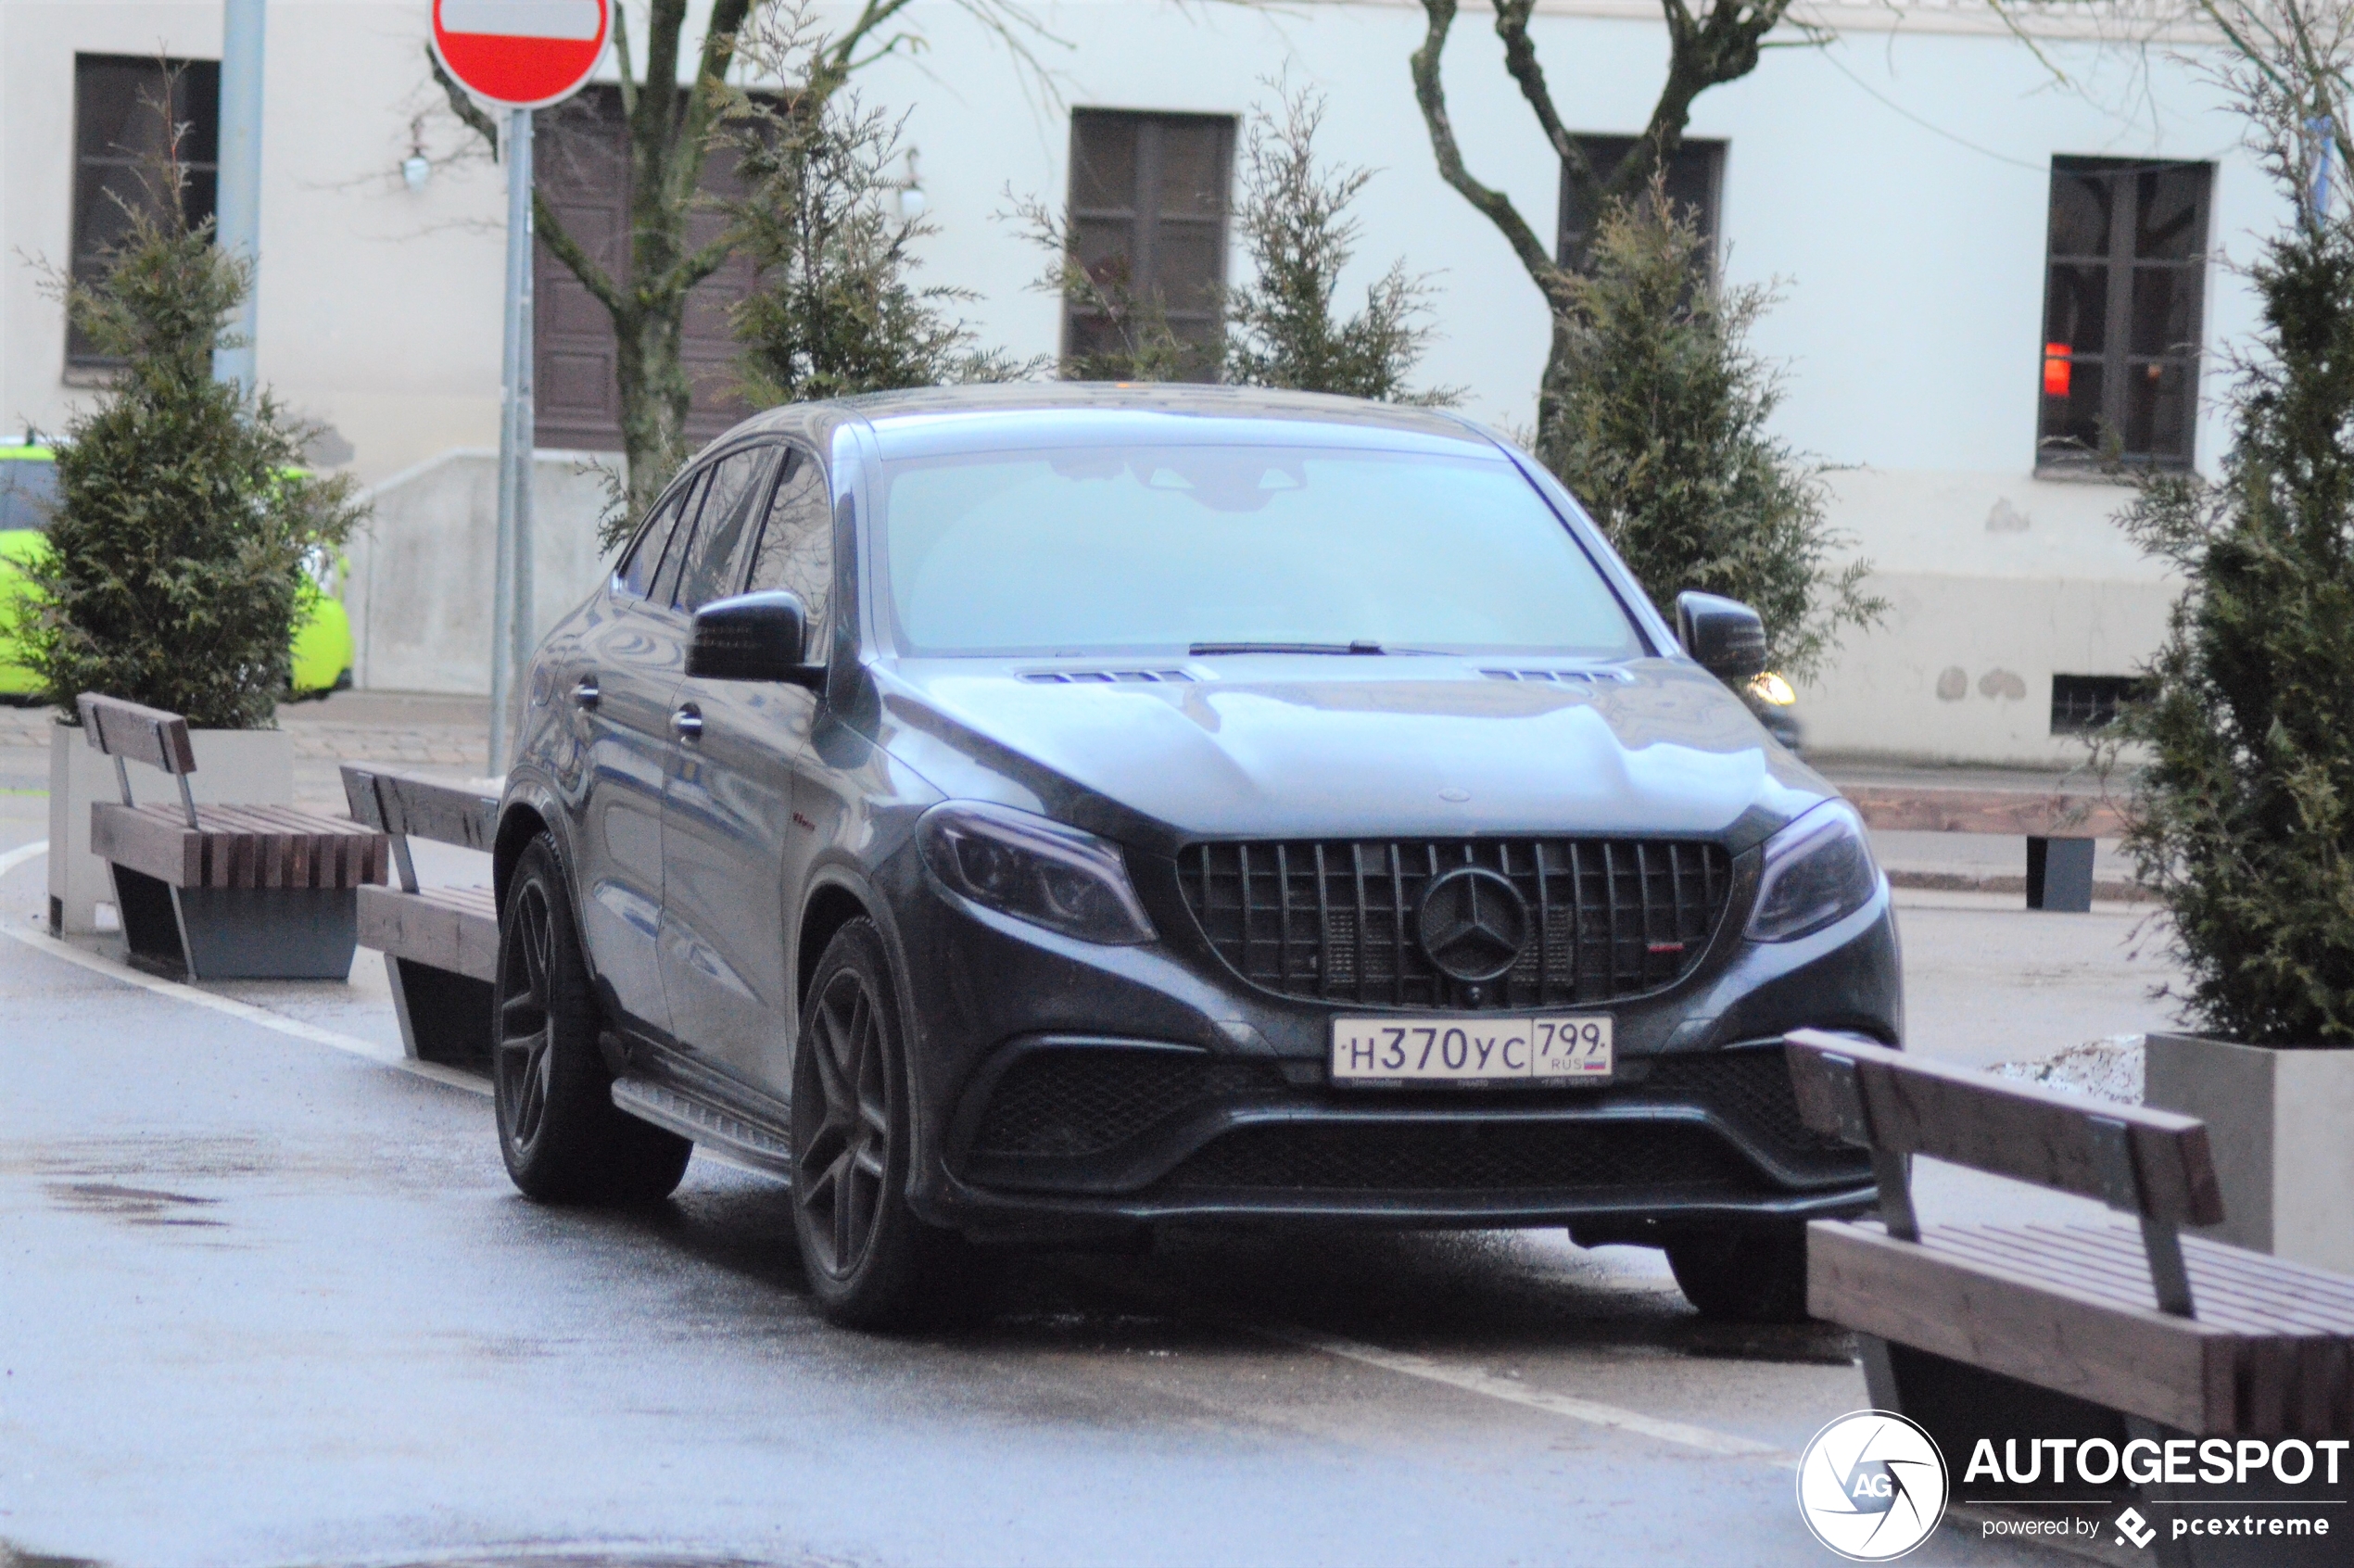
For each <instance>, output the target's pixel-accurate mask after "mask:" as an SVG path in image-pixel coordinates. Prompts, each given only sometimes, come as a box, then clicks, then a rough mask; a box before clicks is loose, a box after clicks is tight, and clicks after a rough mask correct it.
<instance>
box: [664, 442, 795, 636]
mask: <svg viewBox="0 0 2354 1568" xmlns="http://www.w3.org/2000/svg"><path fill="white" fill-rule="evenodd" d="M776 455H777V449H776V448H774V447H753V448H750V449H746V450H744V451H740V452H736V453H734V454H732V455H730V456H728V457H726V458H722V459H721V460H720V461H719V462H718V464H717V465H716V466H715V467H714V468H713V469H712V471H711V481H710V485H709V487H708V488H707V490H706V491H705V493H704V496H703V503H702V523H701V524H700V525H698V526H697V527H696V529H695V539H694V543H693V545H692V546H690V548H689V549H688V550H687V554H686V564H685V566H684V568H683V569H682V570H681V571H680V573H679V575H678V594H677V604H678V608H679V609H681V610H685V611H688V612H690V613H692V612H693V611H696V610H700V609H701V608H702V607H703V606H704V605H706V604H708V603H710V602H711V601H713V600H715V599H724V598H726V597H727V595H728V588H730V587H731V586H732V585H733V584H734V583H735V581H736V579H737V577H738V575H740V572H741V570H742V567H743V551H742V545H743V540H744V526H745V525H746V524H747V523H748V522H749V521H750V520H751V518H752V515H753V508H754V507H755V506H757V505H758V504H759V500H760V494H761V485H760V483H759V482H760V480H762V479H763V478H765V477H766V475H767V473H768V468H769V464H770V463H771V462H773V461H774V460H775V458H776Z"/></svg>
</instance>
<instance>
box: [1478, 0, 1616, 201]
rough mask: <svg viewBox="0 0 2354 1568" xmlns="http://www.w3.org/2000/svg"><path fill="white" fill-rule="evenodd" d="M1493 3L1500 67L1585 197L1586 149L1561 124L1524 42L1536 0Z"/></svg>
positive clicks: (1589, 169) (1589, 183) (1589, 187)
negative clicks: (1515, 85)
mask: <svg viewBox="0 0 2354 1568" xmlns="http://www.w3.org/2000/svg"><path fill="white" fill-rule="evenodd" d="M1495 4H1496V36H1498V37H1499V38H1501V39H1502V40H1503V41H1504V69H1505V70H1508V71H1510V72H1511V73H1512V80H1513V81H1514V82H1519V83H1520V95H1521V96H1522V97H1524V98H1526V99H1527V100H1528V107H1530V108H1531V109H1533V110H1534V111H1535V112H1536V115H1537V123H1538V127H1539V128H1540V129H1542V130H1543V131H1544V133H1545V140H1547V141H1548V142H1550V143H1551V144H1552V147H1553V156H1554V157H1556V158H1560V159H1561V160H1562V165H1563V167H1564V168H1566V169H1567V170H1568V171H1569V177H1570V179H1571V181H1572V182H1573V183H1576V186H1577V188H1578V192H1579V194H1580V196H1589V195H1591V194H1592V191H1593V187H1594V183H1595V182H1594V166H1593V164H1592V163H1591V162H1590V161H1588V158H1587V157H1586V149H1585V148H1584V147H1581V146H1579V145H1577V139H1576V137H1575V136H1572V135H1571V134H1570V133H1569V132H1568V131H1567V130H1566V129H1564V128H1563V125H1562V117H1561V111H1560V110H1559V109H1558V108H1556V107H1554V105H1553V93H1552V89H1551V88H1550V87H1549V86H1547V85H1546V82H1545V68H1544V67H1543V66H1541V65H1539V64H1538V63H1537V45H1536V44H1531V43H1530V42H1529V41H1528V16H1529V13H1530V12H1531V11H1533V10H1535V9H1536V8H1537V0H1495Z"/></svg>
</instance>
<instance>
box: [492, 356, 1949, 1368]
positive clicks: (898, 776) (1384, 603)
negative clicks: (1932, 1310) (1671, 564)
mask: <svg viewBox="0 0 2354 1568" xmlns="http://www.w3.org/2000/svg"><path fill="white" fill-rule="evenodd" d="M1676 617H1677V625H1675V626H1670V625H1669V624H1668V622H1667V621H1666V620H1665V619H1664V618H1663V616H1662V615H1661V614H1660V613H1659V612H1658V611H1656V610H1655V609H1654V608H1653V607H1652V604H1651V603H1650V602H1649V601H1647V600H1646V599H1645V597H1644V595H1643V592H1642V589H1641V588H1639V587H1638V586H1637V583H1636V581H1635V579H1634V577H1633V576H1632V575H1630V574H1629V573H1628V572H1627V570H1626V567H1625V565H1624V564H1622V563H1621V562H1620V561H1619V560H1618V558H1617V557H1616V556H1615V555H1614V554H1613V552H1612V550H1611V549H1610V546H1609V545H1608V544H1607V543H1605V542H1604V540H1603V539H1602V537H1601V534H1600V533H1599V532H1598V531H1597V530H1596V528H1595V526H1594V525H1593V524H1592V522H1591V521H1590V520H1588V517H1587V516H1586V515H1585V513H1584V512H1581V511H1580V509H1579V507H1578V504H1577V502H1576V500H1575V499H1572V498H1571V497H1570V496H1569V494H1568V493H1567V492H1566V491H1564V490H1563V488H1562V487H1560V486H1559V485H1558V484H1556V483H1555V482H1554V480H1553V479H1552V478H1551V477H1550V475H1549V474H1547V473H1546V472H1545V471H1544V470H1543V469H1542V468H1540V467H1538V465H1537V464H1536V463H1534V462H1531V461H1530V460H1529V459H1528V458H1527V457H1526V456H1525V455H1524V454H1523V453H1521V452H1519V451H1517V450H1515V449H1513V448H1512V447H1511V446H1510V445H1508V444H1506V443H1504V442H1501V441H1500V440H1498V439H1497V438H1496V437H1494V436H1491V435H1489V434H1487V433H1486V432H1485V431H1483V430H1481V429H1479V428H1478V427H1476V426H1474V425H1473V424H1469V423H1467V422H1465V421H1463V420H1461V419H1458V418H1455V417H1453V416H1450V415H1448V414H1444V413H1437V412H1430V411H1422V410H1417V409H1401V408H1395V407H1386V406H1379V405H1374V404H1371V403H1362V402H1357V401H1354V400H1350V399H1345V398H1324V397H1313V396H1306V395H1294V394H1277V393H1260V392H1252V391H1244V390H1239V389H1232V388H1220V387H1194V388H1185V387H1121V386H1033V387H996V388H974V389H949V390H930V391H920V392H907V393H891V394H880V395H875V396H870V397H865V398H850V399H846V400H843V401H840V402H818V403H807V404H802V405H797V406H793V407H788V408H781V409H778V410H775V411H771V412H768V413H765V414H762V415H760V416H758V417H757V418H754V419H753V420H750V421H748V422H746V423H745V424H742V425H740V426H739V427H738V428H736V429H735V430H734V431H732V432H730V433H729V434H728V436H725V437H723V438H721V439H720V440H718V441H716V442H715V443H713V444H712V446H711V447H710V448H709V449H706V450H705V451H704V452H702V454H701V455H700V456H699V457H698V458H697V459H696V460H695V461H694V462H691V463H690V464H689V465H688V466H687V468H686V470H685V472H683V473H682V474H679V475H678V477H677V480H676V481H675V482H674V483H673V484H672V485H671V486H670V487H669V488H668V490H667V491H666V492H665V493H664V495H663V496H662V498H661V499H659V500H658V501H657V502H656V503H655V505H654V506H653V508H652V512H651V513H650V514H649V515H648V516H647V518H646V519H645V521H644V522H643V524H642V525H640V526H639V528H638V530H637V533H636V537H634V538H633V539H632V541H631V542H630V544H629V545H628V547H627V548H626V551H625V552H624V553H623V554H622V555H621V557H620V558H619V564H618V566H617V568H616V569H615V570H614V573H613V575H612V579H611V581H610V582H609V583H608V584H607V585H606V586H604V587H602V588H599V589H598V590H597V591H596V592H595V593H594V594H592V595H591V596H590V597H589V600H588V601H587V602H585V603H583V604H581V605H580V606H579V607H578V608H577V609H576V610H575V611H573V612H572V613H571V614H569V615H568V616H566V617H565V618H564V620H563V622H562V623H561V624H560V625H558V626H556V628H555V629H554V630H553V631H552V632H551V633H550V634H549V636H548V637H547V639H545V640H544V641H543V642H542V643H541V644H540V646H539V649H538V653H537V655H536V656H535V658H534V660H533V662H532V664H531V668H530V670H529V673H528V676H527V677H526V679H525V681H523V682H522V683H520V685H521V691H520V694H519V696H518V698H517V702H519V704H520V712H521V716H520V718H519V720H518V729H517V733H518V735H519V737H520V739H519V742H518V751H517V758H516V761H515V763H514V766H513V771H512V772H511V773H510V775H509V776H508V779H507V783H506V790H505V796H504V800H503V802H502V804H501V808H500V826H499V834H498V840H497V845H498V848H497V858H496V878H497V887H498V896H499V899H500V928H501V929H500V960H499V980H498V982H497V992H498V998H497V1000H498V1005H497V1012H496V1018H497V1026H496V1027H497V1031H498V1035H497V1040H496V1052H495V1054H496V1060H495V1069H496V1080H497V1105H498V1126H499V1135H500V1143H501V1145H502V1147H503V1150H504V1153H505V1157H506V1161H507V1167H508V1170H510V1171H511V1172H512V1173H513V1178H514V1181H515V1182H516V1184H517V1185H518V1186H520V1187H521V1188H522V1189H523V1190H524V1191H525V1193H527V1194H530V1195H534V1196H537V1197H540V1198H544V1199H550V1200H568V1201H574V1202H596V1201H607V1202H620V1201H647V1200H651V1199H656V1198H659V1197H661V1196H663V1195H665V1194H667V1193H669V1192H670V1191H671V1190H672V1188H673V1187H675V1186H676V1184H677V1182H678V1180H679V1178H680V1176H681V1173H682V1172H683V1170H685V1167H686V1164H687V1158H688V1155H689V1152H690V1148H691V1146H692V1145H693V1144H697V1143H701V1144H706V1145H708V1146H711V1147H714V1148H716V1149H721V1150H725V1151H726V1152H727V1153H728V1155H729V1156H730V1157H733V1158H735V1159H737V1160H739V1161H740V1162H748V1163H751V1164H753V1165H756V1166H759V1167H763V1168H766V1169H767V1170H773V1171H775V1172H777V1173H778V1174H779V1175H781V1176H783V1177H784V1178H785V1179H786V1180H787V1181H788V1182H790V1185H791V1202H790V1205H789V1207H790V1209H791V1213H792V1216H793V1225H794V1230H795V1232H796V1239H797V1240H798V1243H799V1246H800V1249H801V1254H802V1257H803V1259H804V1264H805V1266H806V1269H807V1272H808V1276H809V1280H810V1282H811V1286H812V1289H813V1290H814V1292H815V1294H816V1299H817V1301H818V1303H819V1304H820V1306H821V1307H822V1308H823V1309H824V1310H825V1312H826V1313H827V1315H828V1316H829V1317H830V1318H832V1319H833V1320H834V1321H838V1322H843V1323H883V1322H888V1321H905V1320H906V1319H907V1318H909V1317H911V1316H917V1315H923V1314H928V1313H929V1312H930V1311H931V1310H933V1309H936V1308H938V1307H939V1306H941V1305H942V1304H943V1301H945V1300H947V1299H949V1298H951V1297H953V1296H954V1294H955V1292H956V1290H957V1289H958V1288H960V1286H959V1284H958V1282H960V1281H967V1280H969V1279H970V1278H971V1277H972V1276H971V1275H970V1274H969V1273H968V1271H967V1268H966V1266H967V1265H968V1263H969V1262H970V1261H972V1260H973V1259H974V1258H976V1257H978V1256H980V1255H981V1249H989V1248H1006V1247H1013V1246H1031V1247H1057V1246H1118V1245H1121V1244H1123V1243H1126V1242H1129V1241H1133V1240H1141V1239H1144V1238H1145V1237H1147V1236H1148V1235H1149V1233H1150V1232H1151V1231H1152V1229H1153V1228H1154V1227H1155V1226H1158V1225H1161V1224H1164V1223H1168V1222H1178V1221H1183V1222H1186V1223H1192V1224H1199V1223H1219V1224H1247V1223H1251V1222H1258V1221H1268V1220H1283V1221H1285V1222H1288V1223H1292V1224H1299V1223H1311V1224H1318V1225H1332V1226H1420V1227H1457V1228H1487V1227H1533V1226H1564V1227H1566V1228H1567V1230H1568V1232H1569V1233H1570V1235H1571V1236H1572V1237H1573V1238H1574V1239H1575V1240H1576V1241H1577V1242H1578V1243H1580V1244H1582V1245H1588V1246H1591V1245H1600V1244H1604V1243H1638V1244H1644V1245H1650V1246H1662V1247H1664V1248H1665V1249H1666V1252H1667V1255H1668V1258H1669V1259H1670V1261H1671V1262H1672V1264H1673V1266H1674V1269H1675V1272H1676V1277H1677V1280H1678V1281H1679V1282H1680V1283H1682V1285H1683V1287H1684V1290H1685V1292H1686V1294H1687V1295H1689V1296H1690V1298H1691V1299H1692V1301H1693V1302H1694V1303H1696V1304H1697V1305H1698V1306H1699V1307H1700V1308H1701V1309H1702V1310H1704V1311H1708V1312H1712V1313H1715V1314H1720V1315H1726V1316H1733V1317H1746V1318H1752V1319H1770V1318H1775V1317H1784V1316H1790V1315H1793V1314H1803V1309H1804V1290H1803V1273H1804V1253H1805V1243H1804V1230H1803V1226H1804V1222H1805V1221H1806V1220H1808V1219H1809V1218H1812V1217H1816V1216H1824V1215H1841V1214H1850V1213H1854V1212H1856V1211H1857V1210H1859V1209H1862V1208H1867V1207H1868V1205H1869V1203H1870V1201H1871V1199H1872V1197H1873V1193H1874V1187H1873V1181H1872V1173H1871V1167H1870V1165H1869V1162H1868V1159H1867V1156H1865V1155H1864V1154H1863V1153H1862V1152H1861V1151H1859V1150H1855V1149H1853V1148H1849V1147H1847V1146H1844V1145H1842V1144H1838V1143H1835V1142H1830V1141H1827V1140H1825V1139H1823V1138H1821V1137H1818V1136H1817V1135H1816V1134H1814V1133H1812V1132H1809V1131H1808V1130H1807V1128H1806V1126H1805V1125H1804V1124H1803V1122H1802V1121H1801V1120H1800V1119H1799V1117H1798V1115H1797V1113H1796V1108H1795V1106H1794V1103H1793V1098H1792V1094H1791V1081H1790V1078H1789V1075H1788V1073H1787V1071H1786V1069H1785V1068H1784V1064H1783V1054H1782V1050H1781V1047H1780V1045H1779V1043H1778V1042H1779V1038H1780V1036H1781V1035H1782V1033H1783V1032H1784V1031H1787V1030H1791V1029H1793V1028H1798V1027H1801V1026H1812V1027H1816V1028H1821V1029H1827V1030H1834V1031H1848V1032H1850V1033H1853V1034H1854V1035H1856V1036H1858V1037H1861V1038H1867V1039H1871V1040H1875V1041H1879V1042H1883V1043H1891V1044H1893V1043H1898V1041H1899V1036H1900V1032H1901V1030H1902V1026H1903V1013H1902V1002H1901V997H1900V992H1899V980H1898V961H1897V940H1896V928H1895V923H1894V920H1893V919H1892V916H1891V913H1890V904H1889V894H1888V887H1887V883H1886V880H1885V879H1883V878H1882V876H1881V875H1880V872H1879V866H1877V864H1876V863H1875V862H1874V860H1873V858H1872V854H1871V850H1870V847H1869V843H1868V841H1867V836H1866V834H1865V831H1864V828H1863V824H1862V822H1861V821H1860V820H1859V819H1858V817H1857V816H1856V815H1855V813H1854V810H1852V809H1851V808H1850V807H1849V806H1848V805H1847V804H1846V803H1844V802H1842V801H1841V799H1840V798H1839V797H1838V795H1837V793H1836V792H1835V791H1834V790H1832V789H1830V787H1829V786H1828V785H1826V784H1825V783H1824V782H1823V780H1822V779H1820V778H1817V777H1816V775H1815V774H1814V773H1812V772H1810V771H1809V770H1808V769H1807V768H1806V767H1805V766H1804V765H1802V764H1801V763H1800V762H1799V761H1798V760H1797V759H1796V758H1794V757H1793V756H1791V754H1790V753H1789V752H1786V751H1785V750H1784V749H1783V748H1782V747H1781V746H1779V745H1778V744H1777V743H1775V742H1774V741H1773V740H1771V739H1770V738H1769V737H1768V736H1767V735H1766V733H1765V730H1763V729H1762V728H1761V727H1759V725H1758V723H1757V721H1756V719H1755V718H1754V717H1753V716H1752V714H1750V712H1749V710H1748V709H1747V708H1746V707H1745V706H1744V705H1743V702H1742V700H1741V698H1740V696H1739V695H1737V694H1736V691H1735V690H1734V689H1732V688H1733V686H1736V685H1739V684H1740V683H1743V682H1746V681H1747V680H1748V679H1749V678H1750V677H1753V675H1755V674H1756V672H1757V670H1758V669H1759V667H1760V665H1761V663H1762V659H1763V655H1764V648H1765V641H1764V636H1763V633H1762V631H1761V629H1760V627H1759V624H1758V621H1757V617H1756V616H1755V615H1754V614H1753V613H1750V611H1748V610H1747V609H1746V608H1744V607H1743V606H1741V605H1739V604H1736V603H1733V602H1731V601H1728V600H1724V599H1716V598H1711V597H1708V596H1706V595H1702V594H1686V595H1684V596H1682V598H1680V599H1679V600H1678V601H1677V605H1676ZM1728 683H1730V684H1728Z"/></svg>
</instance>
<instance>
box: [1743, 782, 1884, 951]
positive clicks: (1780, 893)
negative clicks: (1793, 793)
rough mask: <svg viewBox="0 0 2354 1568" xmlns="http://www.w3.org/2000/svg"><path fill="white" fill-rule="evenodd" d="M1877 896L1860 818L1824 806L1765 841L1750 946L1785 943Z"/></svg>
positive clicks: (1839, 806)
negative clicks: (1763, 943) (1761, 943)
mask: <svg viewBox="0 0 2354 1568" xmlns="http://www.w3.org/2000/svg"><path fill="white" fill-rule="evenodd" d="M1878 891H1879V866H1876V865H1874V864H1873V863H1872V845H1871V841H1870V839H1869V838H1867V836H1866V834H1865V832H1864V819H1863V818H1862V817H1860V816H1856V815H1855V808H1854V806H1852V805H1849V804H1848V803H1846V802H1845V801H1825V802H1824V803H1822V804H1821V805H1818V806H1816V808H1815V809H1814V810H1812V811H1810V812H1808V813H1806V815H1805V816H1802V817H1800V818H1799V819H1798V820H1797V821H1795V822H1793V823H1791V825H1790V826H1789V827H1787V828H1783V829H1782V830H1781V831H1780V832H1778V833H1777V834H1775V835H1774V836H1773V837H1772V838H1771V839H1768V840H1767V841H1765V877H1764V879H1762V880H1761V881H1760V882H1759V884H1758V888H1757V908H1756V910H1755V911H1754V912H1753V914H1752V915H1751V916H1750V917H1749V939H1750V940H1751V941H1752V942H1789V941H1790V940H1791V939H1792V938H1793V937H1803V936H1804V935H1806V934H1807V933H1808V932H1810V931H1819V930H1821V929H1823V928H1824V927H1825V926H1828V925H1829V924H1830V923H1831V922H1832V921H1833V920H1837V919H1841V918H1843V917H1846V916H1849V915H1853V914H1854V913H1855V911H1857V910H1858V909H1861V908H1863V907H1864V905H1865V904H1868V903H1870V902H1871V897H1872V895H1873V894H1874V893H1876V892H1878Z"/></svg>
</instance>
